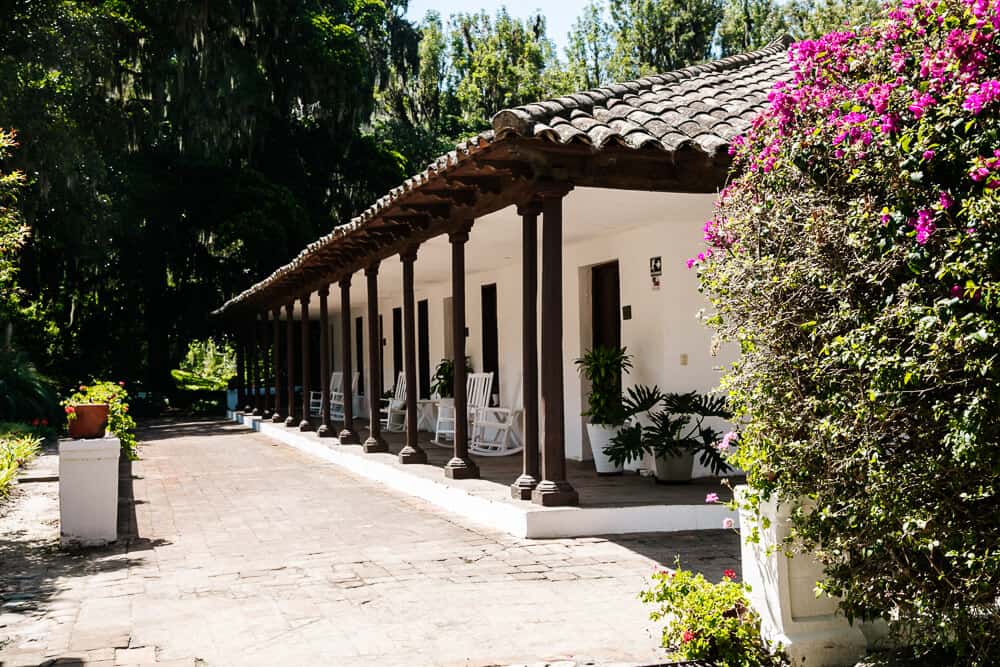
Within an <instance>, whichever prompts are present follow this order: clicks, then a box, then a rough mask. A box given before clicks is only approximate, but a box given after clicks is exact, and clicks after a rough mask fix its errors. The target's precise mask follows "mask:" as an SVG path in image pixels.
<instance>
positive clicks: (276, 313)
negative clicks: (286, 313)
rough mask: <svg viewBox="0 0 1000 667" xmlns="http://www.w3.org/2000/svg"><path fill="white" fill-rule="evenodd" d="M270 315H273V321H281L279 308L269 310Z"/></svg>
mask: <svg viewBox="0 0 1000 667" xmlns="http://www.w3.org/2000/svg"><path fill="white" fill-rule="evenodd" d="M271 314H272V315H274V319H275V320H280V319H281V306H275V307H274V308H272V309H271Z"/></svg>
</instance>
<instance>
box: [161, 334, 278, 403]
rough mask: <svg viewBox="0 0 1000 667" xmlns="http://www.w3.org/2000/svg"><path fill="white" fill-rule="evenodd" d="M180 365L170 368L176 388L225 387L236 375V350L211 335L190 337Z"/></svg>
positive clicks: (219, 388) (214, 389) (221, 389)
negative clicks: (203, 338)
mask: <svg viewBox="0 0 1000 667" xmlns="http://www.w3.org/2000/svg"><path fill="white" fill-rule="evenodd" d="M260 362H261V363H263V359H261V360H260ZM180 366H181V367H180V368H177V369H174V370H172V371H170V375H171V376H173V378H174V382H176V383H177V387H178V389H182V390H202V389H207V390H211V391H224V390H225V389H227V388H228V386H229V381H230V380H231V379H233V378H234V377H236V351H235V350H234V349H233V348H232V346H231V345H229V344H228V343H222V344H219V343H216V342H215V340H213V339H211V338H209V339H206V340H193V341H191V342H190V343H189V344H188V350H187V354H185V355H184V360H183V361H182V362H181V364H180Z"/></svg>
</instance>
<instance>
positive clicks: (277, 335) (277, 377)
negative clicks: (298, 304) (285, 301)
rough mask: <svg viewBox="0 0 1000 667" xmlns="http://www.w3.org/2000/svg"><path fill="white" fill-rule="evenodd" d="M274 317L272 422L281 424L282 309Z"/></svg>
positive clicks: (275, 311)
mask: <svg viewBox="0 0 1000 667" xmlns="http://www.w3.org/2000/svg"><path fill="white" fill-rule="evenodd" d="M271 314H272V315H273V317H274V328H273V331H272V333H271V338H272V339H273V341H272V342H273V347H272V350H271V358H272V365H273V366H274V414H272V415H271V421H272V422H273V423H275V424H280V423H281V421H282V418H281V307H280V306H279V307H277V308H275V309H274V310H273V311H272V313H271Z"/></svg>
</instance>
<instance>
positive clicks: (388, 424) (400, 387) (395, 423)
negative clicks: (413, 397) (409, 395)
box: [381, 373, 406, 432]
mask: <svg viewBox="0 0 1000 667" xmlns="http://www.w3.org/2000/svg"><path fill="white" fill-rule="evenodd" d="M381 412H382V420H381V421H382V430H384V431H386V432H392V431H402V430H404V429H405V428H406V374H405V373H400V374H399V377H397V378H396V391H395V393H394V395H393V397H392V398H383V399H382V410H381Z"/></svg>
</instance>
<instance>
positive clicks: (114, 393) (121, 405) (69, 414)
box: [63, 381, 136, 459]
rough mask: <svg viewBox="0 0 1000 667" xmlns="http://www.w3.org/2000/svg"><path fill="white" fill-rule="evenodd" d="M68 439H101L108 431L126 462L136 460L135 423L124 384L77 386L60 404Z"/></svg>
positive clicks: (102, 382)
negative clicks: (117, 441)
mask: <svg viewBox="0 0 1000 667" xmlns="http://www.w3.org/2000/svg"><path fill="white" fill-rule="evenodd" d="M63 406H64V407H65V410H66V419H67V421H68V423H69V434H70V437H71V438H103V437H104V434H105V431H106V430H110V431H111V432H112V433H113V434H114V436H115V437H116V438H118V439H119V440H120V441H121V445H122V449H124V450H125V453H126V455H127V456H129V458H133V459H134V458H135V457H136V447H135V445H136V439H135V433H134V430H135V420H134V419H133V418H132V416H131V415H130V414H129V406H128V392H127V391H126V390H125V383H124V382H107V381H101V382H94V383H93V384H91V385H80V388H79V390H78V391H76V392H74V393H73V394H72V395H71V396H70V397H69V398H67V399H66V400H65V401H63Z"/></svg>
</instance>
